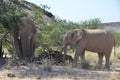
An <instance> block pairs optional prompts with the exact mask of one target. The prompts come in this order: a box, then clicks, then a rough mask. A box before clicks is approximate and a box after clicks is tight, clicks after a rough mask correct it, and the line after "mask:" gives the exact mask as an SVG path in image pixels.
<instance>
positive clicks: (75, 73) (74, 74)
mask: <svg viewBox="0 0 120 80" xmlns="http://www.w3.org/2000/svg"><path fill="white" fill-rule="evenodd" d="M45 67H46V65H38V64H35V63H27V64H26V65H16V66H10V65H9V64H7V65H4V66H3V67H1V68H0V80H120V59H118V60H116V61H114V62H113V63H112V65H111V70H109V71H107V70H95V69H94V68H90V69H81V68H80V67H79V66H78V67H77V68H71V67H70V66H69V65H67V66H55V65H50V66H47V67H49V68H50V69H45Z"/></svg>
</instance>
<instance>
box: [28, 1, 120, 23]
mask: <svg viewBox="0 0 120 80" xmlns="http://www.w3.org/2000/svg"><path fill="white" fill-rule="evenodd" d="M26 1H29V2H32V3H35V4H37V5H38V6H40V4H42V5H48V6H49V7H50V9H49V10H48V11H50V12H51V13H52V14H53V15H55V16H56V17H58V18H60V19H66V20H67V21H73V22H81V21H84V20H90V19H94V18H100V20H101V22H120V0H26Z"/></svg>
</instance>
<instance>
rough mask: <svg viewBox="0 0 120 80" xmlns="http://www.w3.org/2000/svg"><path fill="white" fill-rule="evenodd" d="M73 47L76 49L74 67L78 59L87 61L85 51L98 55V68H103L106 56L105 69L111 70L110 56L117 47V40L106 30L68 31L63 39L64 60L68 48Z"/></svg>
mask: <svg viewBox="0 0 120 80" xmlns="http://www.w3.org/2000/svg"><path fill="white" fill-rule="evenodd" d="M68 45H71V46H73V47H74V48H75V56H74V60H73V65H72V66H73V67H76V66H77V60H78V57H79V56H80V57H81V60H82V61H83V60H85V50H88V51H91V52H96V53H98V57H99V60H98V67H99V68H102V61H103V56H105V59H106V61H105V67H104V68H106V69H110V66H109V64H110V62H109V60H110V55H111V51H112V48H113V46H115V38H114V37H113V35H112V34H111V33H110V32H109V31H106V30H104V29H74V30H70V31H68V32H67V33H66V34H65V36H64V38H63V48H62V49H63V52H64V59H65V55H66V53H67V46H68Z"/></svg>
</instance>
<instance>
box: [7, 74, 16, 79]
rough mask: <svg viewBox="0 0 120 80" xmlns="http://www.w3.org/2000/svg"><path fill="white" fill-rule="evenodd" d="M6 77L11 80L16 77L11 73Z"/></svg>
mask: <svg viewBox="0 0 120 80" xmlns="http://www.w3.org/2000/svg"><path fill="white" fill-rule="evenodd" d="M7 77H11V78H13V77H16V76H15V74H13V73H8V75H7Z"/></svg>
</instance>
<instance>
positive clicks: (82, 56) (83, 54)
mask: <svg viewBox="0 0 120 80" xmlns="http://www.w3.org/2000/svg"><path fill="white" fill-rule="evenodd" d="M80 58H81V61H82V62H83V61H85V49H84V50H83V52H82V53H81V54H80Z"/></svg>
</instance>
